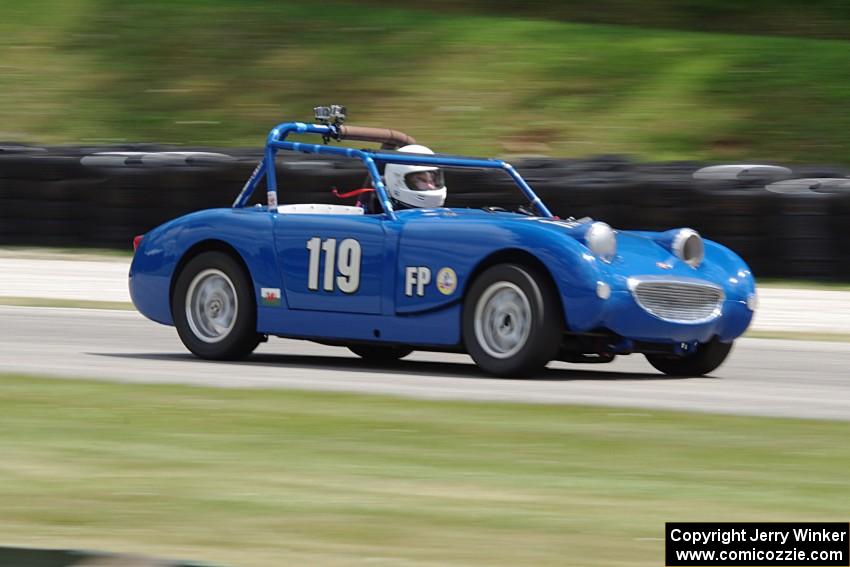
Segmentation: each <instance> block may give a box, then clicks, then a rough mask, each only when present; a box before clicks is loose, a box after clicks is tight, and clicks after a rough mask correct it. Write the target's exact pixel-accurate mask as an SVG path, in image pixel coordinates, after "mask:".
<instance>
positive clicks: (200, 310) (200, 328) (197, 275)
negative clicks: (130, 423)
mask: <svg viewBox="0 0 850 567" xmlns="http://www.w3.org/2000/svg"><path fill="white" fill-rule="evenodd" d="M205 288H206V291H207V293H206V294H203V293H202V292H203V291H204V290H205ZM203 296H206V297H207V298H208V301H207V302H206V304H205V305H201V303H203V302H202V301H201V297H203ZM187 305H188V308H187ZM171 314H172V316H173V318H174V326H175V327H177V334H178V335H180V340H181V341H183V344H184V345H186V348H188V349H189V350H190V351H192V352H193V353H194V354H196V355H197V356H199V357H201V358H207V359H212V360H233V359H238V358H243V357H245V356H248V355H249V354H251V352H253V351H254V349H255V348H257V345H258V344H259V343H260V340H261V339H262V335H260V334H258V333H257V303H256V301H255V299H254V286H253V285H252V284H251V280H250V279H249V277H248V274H246V273H245V269H244V268H243V267H242V265H241V264H239V262H237V261H236V260H234V259H233V258H232V257H231V256H229V255H228V254H225V253H224V252H203V253H202V254H199V255H198V256H196V257H195V258H192V259H191V260H190V261H189V262H188V263H187V264H186V265H185V266H184V267H183V270H182V271H181V272H180V274H179V275H178V276H177V283H176V284H175V286H174V292H173V295H172V297H171ZM219 327H224V328H219Z"/></svg>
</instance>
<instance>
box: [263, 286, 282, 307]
mask: <svg viewBox="0 0 850 567" xmlns="http://www.w3.org/2000/svg"><path fill="white" fill-rule="evenodd" d="M260 303H261V304H262V305H263V307H280V288H277V287H264V288H261V289H260Z"/></svg>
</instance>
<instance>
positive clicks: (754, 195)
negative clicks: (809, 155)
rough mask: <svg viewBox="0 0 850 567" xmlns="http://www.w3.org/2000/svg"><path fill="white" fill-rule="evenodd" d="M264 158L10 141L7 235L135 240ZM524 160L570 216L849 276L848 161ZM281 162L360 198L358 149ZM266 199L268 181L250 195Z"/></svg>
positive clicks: (494, 174) (201, 204)
mask: <svg viewBox="0 0 850 567" xmlns="http://www.w3.org/2000/svg"><path fill="white" fill-rule="evenodd" d="M260 158H261V153H260V151H258V150H221V149H199V150H196V151H185V149H183V148H181V149H175V148H168V147H161V146H153V145H133V146H124V147H117V148H116V147H109V148H85V147H84V148H69V147H61V148H35V147H30V146H16V145H14V144H5V145H4V144H2V143H0V245H26V246H60V247H98V248H119V249H128V248H129V247H130V246H131V242H132V238H133V236H135V235H137V234H143V233H145V232H147V231H148V230H150V229H151V228H153V227H154V226H157V225H158V224H160V223H162V222H164V221H166V220H168V219H171V218H174V217H176V216H179V215H181V214H184V213H188V212H191V211H195V210H198V209H204V208H212V207H228V206H230V204H231V203H232V201H233V199H234V198H235V196H236V195H237V193H238V192H239V190H240V189H241V188H242V186H243V184H244V183H245V181H246V180H247V179H248V177H249V175H250V174H251V171H252V170H253V169H254V167H255V166H256V164H257V163H258V161H259V160H260ZM513 163H514V165H515V166H516V167H517V169H518V170H519V171H520V172H521V173H522V174H523V176H524V177H525V178H526V179H527V180H528V182H529V184H531V186H532V187H534V189H535V191H537V193H538V194H539V195H540V196H541V197H542V198H543V199H544V201H545V202H546V203H547V205H548V206H549V208H550V209H551V210H552V211H553V213H555V214H557V215H560V216H562V217H569V216H573V217H576V218H580V217H584V216H590V217H593V218H596V219H599V220H604V221H605V222H607V223H609V224H611V225H612V226H614V227H617V228H621V229H644V230H666V229H669V228H674V227H683V226H690V227H693V228H695V229H696V230H698V231H699V232H700V233H701V234H702V235H703V236H705V237H706V238H709V239H712V240H716V241H718V242H721V243H723V244H726V245H728V246H730V247H731V248H733V249H734V250H735V251H736V252H738V253H739V254H740V255H741V256H742V257H743V258H744V259H745V260H746V261H747V262H748V263H749V264H750V266H751V267H752V268H753V271H754V273H755V274H756V275H757V276H762V277H763V276H769V277H789V278H816V279H845V280H846V279H850V238H848V232H850V179H847V178H846V177H845V176H846V175H847V174H848V171H847V170H846V169H844V168H841V167H833V166H809V167H795V168H793V170H791V174H790V175H788V174H787V173H786V174H781V175H778V176H777V174H776V171H773V170H777V171H779V170H782V168H763V169H758V168H753V169H752V170H751V171H750V172H749V174H748V175H739V176H734V175H733V176H731V177H732V178H731V179H730V176H729V175H725V176H723V175H720V176H717V175H706V176H702V178H700V179H695V178H694V176H693V174H694V172H695V171H697V170H699V169H700V168H701V167H703V166H704V165H705V164H700V163H695V162H676V163H654V164H653V163H650V164H647V163H637V162H634V161H631V160H629V159H628V158H624V157H621V156H601V157H597V158H592V159H583V160H570V159H544V158H535V159H530V158H529V159H523V160H517V161H514V162H513ZM276 167H277V172H278V184H279V188H278V192H279V195H280V201H281V203H338V204H353V202H354V199H348V200H339V199H338V198H337V197H336V196H334V195H333V193H332V189H337V190H338V191H339V192H345V191H349V190H352V189H357V188H360V187H362V186H363V185H364V182H365V181H366V172H365V169H364V168H363V167H362V165H361V164H360V163H359V162H357V161H356V160H346V159H334V158H329V157H326V156H315V155H296V154H290V155H285V156H284V155H283V154H281V156H280V158H279V160H278V162H277V165H276ZM784 171H785V172H788V171H789V170H784ZM788 177H791V179H785V178H788ZM794 178H796V179H794ZM783 179H784V180H783ZM446 180H447V185H448V187H449V197H448V200H447V203H446V204H447V206H453V207H482V206H487V205H494V206H501V207H505V208H515V207H517V206H519V205H524V204H525V203H523V197H522V194H521V193H520V192H519V190H518V189H517V188H516V187H515V186H514V185H513V181H512V180H511V179H510V178H509V177H508V176H507V175H505V174H504V173H503V172H498V171H484V170H450V171H447V172H446ZM264 199H265V192H264V191H263V190H262V188H258V190H257V192H256V194H255V197H254V199H253V201H252V203H262V202H263V200H264Z"/></svg>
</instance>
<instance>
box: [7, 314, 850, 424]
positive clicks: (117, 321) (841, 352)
mask: <svg viewBox="0 0 850 567" xmlns="http://www.w3.org/2000/svg"><path fill="white" fill-rule="evenodd" d="M848 369H850V343H838V342H836V343H826V342H806V341H784V340H769V339H742V340H740V341H738V343H737V344H736V348H735V349H734V350H733V352H732V355H731V356H730V358H729V359H728V360H727V362H726V364H724V365H723V366H721V367H720V369H718V370H717V371H716V372H715V373H714V374H713V375H712V376H710V377H705V378H684V379H681V378H667V377H665V376H663V375H661V374H659V373H658V372H656V371H655V370H654V369H653V368H652V367H651V366H650V365H649V364H648V363H647V362H646V361H645V360H644V358H643V357H642V356H639V355H631V356H625V357H619V358H618V359H617V360H615V361H614V362H613V363H610V364H597V365H586V364H584V365H578V364H566V363H561V362H554V363H551V364H550V365H549V367H548V368H547V369H546V370H545V371H544V373H543V374H542V375H541V376H539V377H538V378H535V379H531V380H506V379H494V378H490V377H488V376H487V375H485V374H483V373H482V372H481V371H479V370H478V368H477V367H476V366H475V365H474V364H473V363H472V360H471V359H470V358H469V357H468V356H465V355H457V354H443V353H424V352H423V353H414V354H412V355H411V356H409V357H407V358H405V359H404V360H402V361H399V362H396V363H393V364H388V365H376V364H372V363H367V362H365V361H363V360H361V359H359V358H357V357H356V356H354V355H353V354H351V353H350V352H349V351H348V350H347V349H344V348H338V347H326V346H322V345H317V344H314V343H310V342H307V341H294V340H284V339H275V338H272V339H271V340H270V341H269V342H268V343H265V344H261V345H260V347H259V348H258V349H257V351H256V352H255V353H254V354H253V355H252V356H251V357H249V358H248V359H246V360H244V361H240V362H209V361H204V360H200V359H197V358H195V357H194V356H192V355H191V354H190V353H188V351H186V350H185V348H184V347H183V345H182V344H181V343H180V340H179V339H178V337H177V334H176V331H175V330H174V329H173V328H171V327H165V326H162V325H158V324H156V323H153V322H151V321H148V320H146V319H144V318H143V317H142V316H141V315H139V314H138V313H135V312H132V311H109V310H97V309H64V308H33V307H1V306H0V372H14V373H25V374H33V375H49V376H56V377H68V378H75V377H76V378H96V379H104V380H111V381H118V382H137V383H172V384H189V385H205V386H216V387H224V388H290V389H305V390H322V391H342V392H358V393H365V394H388V395H399V396H406V397H415V398H423V399H452V400H487V401H506V402H507V401H510V402H529V403H549V404H582V405H586V404H589V405H603V406H614V407H624V408H645V409H671V410H685V411H700V412H716V413H730V414H741V415H758V416H791V417H804V418H818V419H840V420H847V419H850V370H848Z"/></svg>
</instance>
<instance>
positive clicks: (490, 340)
mask: <svg viewBox="0 0 850 567" xmlns="http://www.w3.org/2000/svg"><path fill="white" fill-rule="evenodd" d="M562 331H563V313H562V310H561V303H560V301H559V300H558V295H557V292H556V290H555V289H554V286H553V285H552V284H551V283H550V281H549V279H548V277H545V276H543V275H542V274H540V273H538V272H537V271H536V270H532V269H531V268H528V267H526V266H520V265H515V264H499V265H496V266H493V267H491V268H488V269H487V270H486V271H484V272H483V273H482V274H481V275H480V276H478V277H477V278H476V279H475V281H474V282H473V283H472V286H471V288H470V290H469V293H468V294H467V297H466V299H465V301H464V305H463V341H464V345H465V346H466V350H467V352H468V353H469V354H470V355H471V356H472V359H473V360H474V361H475V363H476V364H478V366H480V367H481V368H482V369H483V370H485V371H486V372H489V373H491V374H496V375H497V376H505V377H517V378H519V377H525V376H529V375H532V374H534V373H536V372H539V371H540V370H542V369H543V367H544V366H546V364H547V363H548V362H549V361H550V360H552V359H553V358H554V357H555V355H556V354H557V352H558V348H559V346H560V343H561V335H562Z"/></svg>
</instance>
